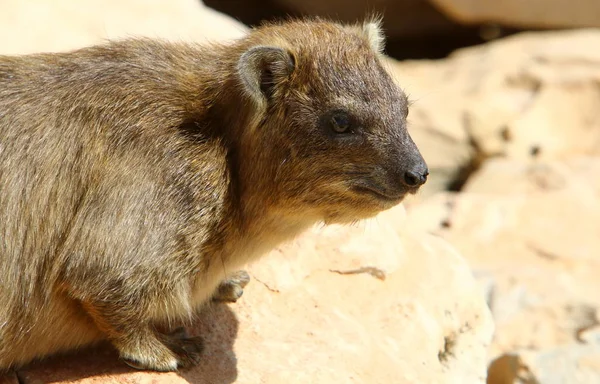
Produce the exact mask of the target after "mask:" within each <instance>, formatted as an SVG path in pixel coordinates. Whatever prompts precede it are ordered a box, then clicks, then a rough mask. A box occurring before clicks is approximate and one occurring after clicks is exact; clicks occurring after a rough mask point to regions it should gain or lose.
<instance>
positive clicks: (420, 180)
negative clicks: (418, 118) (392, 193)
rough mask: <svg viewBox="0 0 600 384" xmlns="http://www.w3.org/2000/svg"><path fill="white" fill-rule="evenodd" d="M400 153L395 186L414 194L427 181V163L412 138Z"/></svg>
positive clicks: (409, 138) (408, 138)
mask: <svg viewBox="0 0 600 384" xmlns="http://www.w3.org/2000/svg"><path fill="white" fill-rule="evenodd" d="M399 152H400V153H399V155H398V156H397V160H398V162H397V164H396V167H395V172H394V173H395V175H394V176H395V178H396V180H395V184H396V185H398V184H399V186H400V187H401V188H402V187H403V188H407V189H409V190H410V191H413V192H414V191H416V190H417V189H418V188H419V187H420V186H421V185H423V184H425V182H426V181H427V176H429V169H427V163H425V159H423V156H421V152H420V151H419V149H418V148H417V146H416V145H415V143H414V141H413V140H412V138H411V137H410V136H407V140H406V141H404V145H403V147H402V148H401V149H400V151H399Z"/></svg>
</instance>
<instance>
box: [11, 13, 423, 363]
mask: <svg viewBox="0 0 600 384" xmlns="http://www.w3.org/2000/svg"><path fill="white" fill-rule="evenodd" d="M380 36H381V33H380V32H379V30H378V29H377V28H376V26H374V25H373V23H367V24H366V26H365V27H360V26H359V27H357V26H349V27H346V26H341V25H338V24H334V23H330V22H325V21H319V20H313V21H289V22H284V23H281V24H272V25H266V26H263V27H260V28H258V29H256V30H254V31H252V32H251V33H250V34H249V35H248V36H247V37H245V38H243V39H241V40H239V41H237V42H235V43H233V44H231V45H204V46H200V45H192V44H174V43H167V42H161V41H156V40H148V39H133V40H126V41H120V42H111V43H108V44H106V45H102V46H96V47H90V48H85V49H80V50H77V51H74V52H70V53H57V54H38V55H28V56H21V57H0V371H1V370H3V369H8V368H11V367H18V366H20V365H22V364H24V363H27V362H29V361H31V360H32V359H35V358H39V357H43V356H46V355H48V354H52V353H56V352H59V351H66V350H70V349H74V348H78V347H81V346H85V345H88V344H90V343H93V342H96V341H98V340H102V339H106V338H108V339H109V340H110V341H111V343H112V344H113V345H114V346H115V347H116V348H117V349H118V350H119V353H120V355H121V357H122V358H123V359H125V361H127V362H128V363H130V364H131V365H133V366H136V367H140V368H150V369H156V370H173V369H176V368H177V367H178V366H181V365H185V364H193V363H194V362H195V361H197V357H198V353H199V352H200V349H201V343H200V341H199V340H196V339H195V338H188V337H186V336H185V335H182V334H181V333H180V332H176V333H173V334H168V333H161V332H159V331H158V329H160V328H161V327H164V328H173V327H174V325H176V324H181V323H182V322H184V321H185V320H187V319H190V318H191V317H192V316H193V314H194V313H195V311H196V310H197V308H198V306H199V305H201V304H202V303H204V302H205V301H206V300H208V299H209V298H210V297H211V296H212V295H213V293H214V292H215V289H216V288H217V286H218V285H219V283H220V282H221V281H223V279H224V278H226V276H227V274H229V273H232V272H234V271H236V270H237V269H238V268H239V267H241V266H242V265H243V264H245V263H246V262H248V261H250V260H253V259H255V258H256V257H258V256H260V255H262V254H264V253H265V252H266V251H268V250H270V249H271V248H273V247H274V246H275V245H277V244H278V243H280V242H282V241H284V240H286V239H289V238H291V237H293V236H295V235H297V234H298V233H299V232H301V231H302V230H304V229H305V228H307V227H308V226H310V225H312V224H315V223H317V222H323V221H324V222H351V221H355V220H359V219H362V218H366V217H370V216H373V215H375V214H376V213H378V212H379V211H381V210H383V209H387V208H390V207H391V206H393V205H395V204H397V203H399V202H400V200H401V199H402V197H403V196H404V195H405V194H406V193H409V192H414V191H415V190H416V188H418V185H408V186H407V185H406V183H404V182H403V181H402V180H403V178H404V176H403V175H404V174H405V173H406V171H407V170H411V169H413V170H417V171H418V172H419V174H421V175H423V177H425V176H426V167H425V164H424V162H423V159H422V158H421V156H420V154H419V152H418V150H417V149H416V147H415V145H414V143H413V142H412V140H411V139H410V136H409V135H408V133H407V131H406V114H407V111H408V109H407V108H408V105H407V101H406V97H405V96H404V94H403V93H402V91H401V90H399V89H398V88H397V86H396V85H395V84H394V83H393V81H392V79H391V78H390V76H389V75H388V74H387V73H386V71H385V70H384V69H383V68H382V66H381V64H380V62H379V50H380V45H381V44H382V41H381V38H380ZM340 108H342V109H345V110H348V111H350V112H351V114H352V116H353V117H354V118H353V119H354V120H353V127H354V128H353V132H351V133H345V134H341V135H340V134H337V133H335V132H333V131H332V130H330V129H329V128H328V127H329V125H328V124H329V122H330V119H329V118H328V116H329V115H328V114H329V113H330V111H331V110H335V109H340ZM423 181H424V179H423ZM419 185H420V184H419Z"/></svg>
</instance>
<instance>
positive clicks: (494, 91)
mask: <svg viewBox="0 0 600 384" xmlns="http://www.w3.org/2000/svg"><path fill="white" fill-rule="evenodd" d="M599 46H600V30H592V29H590V30H579V31H570V32H553V33H526V34H520V35H516V36H514V37H510V38H506V39H503V40H498V41H497V42H493V43H489V44H486V45H484V46H480V47H472V48H467V49H463V50H460V51H458V52H456V53H455V54H453V55H452V56H451V57H450V58H449V59H447V60H440V61H429V62H426V61H413V62H394V61H392V60H390V62H389V68H390V69H391V71H392V72H393V74H394V76H395V78H396V79H397V80H398V81H399V83H400V84H401V85H402V86H403V87H404V88H405V89H406V90H407V92H408V94H409V96H410V97H411V98H412V99H413V101H414V104H413V106H412V109H411V112H410V116H409V118H410V119H409V122H410V124H411V134H412V136H413V138H414V139H415V141H416V142H417V144H418V145H419V146H420V147H421V148H422V152H423V155H424V157H425V159H427V161H428V163H429V165H430V168H431V173H432V176H433V177H432V178H431V181H432V182H431V183H428V184H427V185H426V187H427V189H428V191H429V192H435V191H439V190H443V189H444V187H446V186H447V185H448V184H449V183H451V181H452V180H454V179H455V178H456V177H457V170H458V169H460V168H461V167H466V168H467V170H468V168H474V167H477V166H479V165H480V164H481V163H482V162H483V161H485V159H488V158H490V157H495V156H508V157H510V158H514V159H522V160H525V159H529V158H532V157H536V158H541V159H564V158H566V157H569V156H571V155H577V154H580V155H600V114H598V110H599V109H600V85H599V84H600V50H598V49H594V47H599Z"/></svg>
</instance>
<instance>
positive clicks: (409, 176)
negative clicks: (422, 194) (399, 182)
mask: <svg viewBox="0 0 600 384" xmlns="http://www.w3.org/2000/svg"><path fill="white" fill-rule="evenodd" d="M427 176H429V172H425V173H424V174H423V175H421V174H420V173H417V172H414V171H406V173H405V174H404V183H405V184H406V185H407V186H409V187H418V186H420V185H423V184H425V181H427Z"/></svg>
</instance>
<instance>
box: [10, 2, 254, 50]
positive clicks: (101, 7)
mask: <svg viewBox="0 0 600 384" xmlns="http://www.w3.org/2000/svg"><path fill="white" fill-rule="evenodd" d="M246 30H247V28H246V27H245V26H244V25H242V24H240V23H238V22H236V21H235V20H233V19H231V18H229V17H227V16H225V15H222V14H220V13H218V12H215V11H214V10H212V9H210V8H208V7H205V6H204V5H203V4H202V2H201V1H199V0H172V1H169V2H168V3H166V2H165V1H163V0H80V1H72V0H28V1H20V0H4V1H3V2H2V5H0V41H1V42H2V43H1V44H0V54H22V53H31V52H39V51H65V50H69V49H75V48H80V47H83V46H86V45H91V44H97V43H101V42H102V41H104V40H106V39H114V38H119V37H126V36H134V35H143V36H149V37H161V38H165V39H171V40H175V41H178V40H183V41H190V40H191V41H205V40H228V39H233V38H236V37H239V36H241V35H243V34H244V33H245V31H246Z"/></svg>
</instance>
